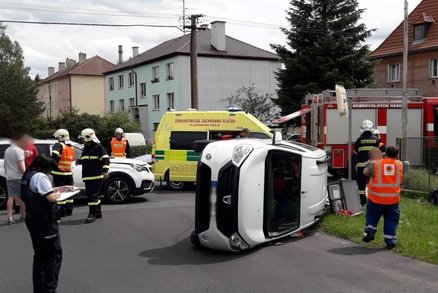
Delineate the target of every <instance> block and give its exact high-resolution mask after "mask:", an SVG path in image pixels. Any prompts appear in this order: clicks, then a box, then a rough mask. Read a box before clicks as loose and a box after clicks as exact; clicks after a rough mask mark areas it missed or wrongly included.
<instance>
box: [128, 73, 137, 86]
mask: <svg viewBox="0 0 438 293" xmlns="http://www.w3.org/2000/svg"><path fill="white" fill-rule="evenodd" d="M128 80H129V87H133V86H134V85H135V74H134V72H130V73H129V74H128Z"/></svg>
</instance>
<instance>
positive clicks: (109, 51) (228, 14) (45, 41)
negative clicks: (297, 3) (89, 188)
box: [0, 0, 420, 77]
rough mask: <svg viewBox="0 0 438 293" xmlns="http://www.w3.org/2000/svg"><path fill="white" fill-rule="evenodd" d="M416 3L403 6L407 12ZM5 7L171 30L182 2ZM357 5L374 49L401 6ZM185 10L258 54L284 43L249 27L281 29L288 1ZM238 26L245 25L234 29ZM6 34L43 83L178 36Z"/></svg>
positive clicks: (84, 30) (29, 28) (126, 31)
mask: <svg viewBox="0 0 438 293" xmlns="http://www.w3.org/2000/svg"><path fill="white" fill-rule="evenodd" d="M419 2H420V0H409V3H410V10H412V9H413V8H414V7H415V6H416V5H417V4H418V3H419ZM5 3H9V7H5V5H6V4H5ZM11 3H12V2H10V1H9V2H6V1H1V0H0V19H8V20H39V21H56V22H88V23H116V24H128V23H143V24H166V25H176V26H177V25H180V24H181V22H180V19H179V18H180V16H181V15H182V0H147V1H144V0H125V1H113V0H93V1H90V0H62V1H57V0H39V1H35V0H22V1H21V2H20V3H12V4H11ZM359 3H360V7H361V8H365V9H366V11H365V13H364V15H363V22H364V23H366V24H367V26H368V28H376V29H378V30H377V31H376V32H375V33H374V36H373V37H372V38H370V39H369V40H368V42H369V43H370V45H371V48H376V47H377V46H378V45H379V44H380V43H381V42H382V41H383V40H384V39H385V38H386V37H387V35H388V34H389V33H390V32H391V31H392V30H393V29H394V28H395V27H396V26H397V25H398V24H399V23H400V22H401V20H402V18H403V1H401V0H385V1H382V0H360V1H359ZM11 5H12V6H13V7H11ZM29 5H30V6H29ZM35 5H37V9H35ZM186 6H187V14H194V13H200V14H204V15H206V17H204V18H203V21H204V22H210V21H212V20H215V19H217V18H221V19H225V20H226V21H227V27H226V32H227V34H228V35H230V36H232V37H235V38H237V39H240V40H242V41H245V42H248V43H250V44H252V45H255V46H258V47H261V48H263V49H266V50H270V44H273V43H277V44H284V43H285V41H286V39H285V36H284V34H283V33H282V32H281V31H280V30H279V29H272V28H267V27H266V26H263V25H262V26H257V25H254V23H263V24H270V25H281V26H287V21H286V12H285V11H286V10H287V9H288V8H289V1H286V0H283V1H279V0H275V1H272V0H257V1H254V0H235V1H223V0H187V1H186ZM11 8H13V9H11ZM26 8H28V9H26ZM127 15H128V16H127ZM242 21H244V22H245V23H246V25H242V24H238V22H242ZM247 22H251V23H252V25H248V23H247ZM7 34H8V35H9V36H10V37H11V39H13V40H17V41H18V42H19V43H20V44H21V46H22V47H23V50H24V55H25V61H26V64H27V65H28V66H31V67H32V70H31V74H32V75H36V74H37V73H40V74H41V75H42V76H43V77H44V76H47V67H48V66H55V67H56V66H57V64H58V62H60V61H63V60H65V58H66V57H70V58H73V59H77V55H78V53H79V52H85V53H87V56H94V55H99V56H101V57H103V58H105V59H107V60H109V61H111V62H115V61H116V60H117V49H118V45H119V44H122V45H123V46H124V51H125V59H127V58H129V57H130V56H131V47H132V46H139V47H140V51H144V50H147V49H149V48H151V47H153V46H155V45H157V44H159V43H161V42H163V41H165V40H167V39H170V38H173V37H177V36H179V35H181V33H180V32H179V31H178V30H177V29H168V28H166V29H164V28H137V27H131V28H113V27H111V28H109V27H82V26H81V27H71V26H52V25H24V24H8V30H7Z"/></svg>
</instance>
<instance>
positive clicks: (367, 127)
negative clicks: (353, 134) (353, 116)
mask: <svg viewBox="0 0 438 293" xmlns="http://www.w3.org/2000/svg"><path fill="white" fill-rule="evenodd" d="M366 131H370V132H371V133H372V132H373V131H374V124H373V122H371V121H370V120H364V121H363V122H362V124H361V126H360V132H362V133H363V132H366Z"/></svg>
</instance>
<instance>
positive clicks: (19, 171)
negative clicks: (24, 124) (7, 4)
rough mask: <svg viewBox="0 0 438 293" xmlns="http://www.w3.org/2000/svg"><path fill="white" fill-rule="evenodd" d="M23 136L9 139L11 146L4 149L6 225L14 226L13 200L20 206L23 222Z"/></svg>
mask: <svg viewBox="0 0 438 293" xmlns="http://www.w3.org/2000/svg"><path fill="white" fill-rule="evenodd" d="M23 136H24V134H18V133H17V134H15V135H13V136H12V137H11V146H10V147H9V148H7V149H6V151H5V156H4V168H5V174H6V186H7V190H8V201H7V204H6V207H7V215H8V224H9V225H11V224H14V223H15V221H14V219H13V217H12V212H13V207H14V200H15V203H16V204H17V205H19V206H20V214H21V217H20V220H24V216H25V213H26V207H25V205H24V203H23V201H22V200H21V188H20V185H21V176H23V173H24V171H25V164H24V159H25V157H24V150H23V149H22V147H23V145H22V144H23Z"/></svg>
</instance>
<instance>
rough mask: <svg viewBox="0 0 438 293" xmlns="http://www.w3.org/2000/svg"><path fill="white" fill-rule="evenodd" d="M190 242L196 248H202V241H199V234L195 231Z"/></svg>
mask: <svg viewBox="0 0 438 293" xmlns="http://www.w3.org/2000/svg"><path fill="white" fill-rule="evenodd" d="M190 241H191V242H192V244H193V245H194V246H196V247H202V245H201V241H200V240H199V236H198V234H196V232H195V231H193V232H192V234H191V235H190Z"/></svg>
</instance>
